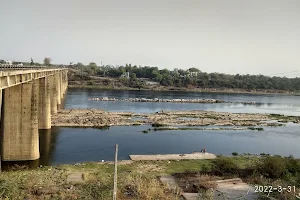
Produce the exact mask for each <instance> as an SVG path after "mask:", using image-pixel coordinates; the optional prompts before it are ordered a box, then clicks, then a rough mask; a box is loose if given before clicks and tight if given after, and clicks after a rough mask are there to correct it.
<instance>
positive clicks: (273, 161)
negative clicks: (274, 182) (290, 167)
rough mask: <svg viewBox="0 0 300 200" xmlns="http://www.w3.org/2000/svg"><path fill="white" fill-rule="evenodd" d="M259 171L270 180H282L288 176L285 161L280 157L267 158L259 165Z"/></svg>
mask: <svg viewBox="0 0 300 200" xmlns="http://www.w3.org/2000/svg"><path fill="white" fill-rule="evenodd" d="M257 171H258V172H259V173H260V174H262V175H264V176H265V177H268V178H282V177H283V176H284V175H285V174H286V164H285V159H284V158H282V157H279V156H267V157H265V158H264V159H263V161H262V162H261V163H260V164H258V166H257Z"/></svg>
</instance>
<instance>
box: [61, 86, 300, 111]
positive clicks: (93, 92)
mask: <svg viewBox="0 0 300 200" xmlns="http://www.w3.org/2000/svg"><path fill="white" fill-rule="evenodd" d="M93 97H109V98H120V99H125V98H168V99H179V98H186V99H195V98H203V99H221V100H225V101H232V102H247V101H255V102H257V104H256V105H244V104H226V103H220V104H219V103H218V104H198V103H163V102H160V103H156V102H105V101H89V100H87V99H88V98H93ZM65 108H67V109H71V108H102V109H105V110H109V111H129V112H137V113H152V112H156V111H160V110H195V109H199V110H211V111H217V112H232V113H277V114H285V115H294V116H300V96H290V95H274V94H269V95H254V94H218V93H197V92H159V91H116V90H115V91H114V90H97V89H74V88H71V89H68V93H67V97H66V100H65Z"/></svg>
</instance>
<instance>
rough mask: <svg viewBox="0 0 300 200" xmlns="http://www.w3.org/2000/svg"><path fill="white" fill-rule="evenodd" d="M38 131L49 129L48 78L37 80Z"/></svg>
mask: <svg viewBox="0 0 300 200" xmlns="http://www.w3.org/2000/svg"><path fill="white" fill-rule="evenodd" d="M36 81H39V129H51V103H50V83H49V78H48V77H44V78H41V79H39V80H36Z"/></svg>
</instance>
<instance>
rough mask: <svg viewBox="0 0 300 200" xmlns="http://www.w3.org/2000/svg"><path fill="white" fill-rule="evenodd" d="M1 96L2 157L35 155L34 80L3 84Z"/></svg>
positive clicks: (37, 135) (35, 111)
mask: <svg viewBox="0 0 300 200" xmlns="http://www.w3.org/2000/svg"><path fill="white" fill-rule="evenodd" d="M3 99H4V101H3V112H2V113H3V116H2V118H1V134H2V150H1V154H2V160H5V161H18V160H36V159H38V158H39V156H40V153H39V133H38V84H36V83H35V82H34V81H30V82H27V83H23V84H21V85H15V86H12V87H9V88H6V89H5V90H4V98H3Z"/></svg>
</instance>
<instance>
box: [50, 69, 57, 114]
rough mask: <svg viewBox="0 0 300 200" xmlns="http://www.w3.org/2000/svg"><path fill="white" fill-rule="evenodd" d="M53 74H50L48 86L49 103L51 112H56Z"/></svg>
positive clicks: (55, 91)
mask: <svg viewBox="0 0 300 200" xmlns="http://www.w3.org/2000/svg"><path fill="white" fill-rule="evenodd" d="M54 76H55V75H50V76H49V77H48V78H49V87H50V103H51V114H57V86H56V84H57V83H56V81H55V78H54Z"/></svg>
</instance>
